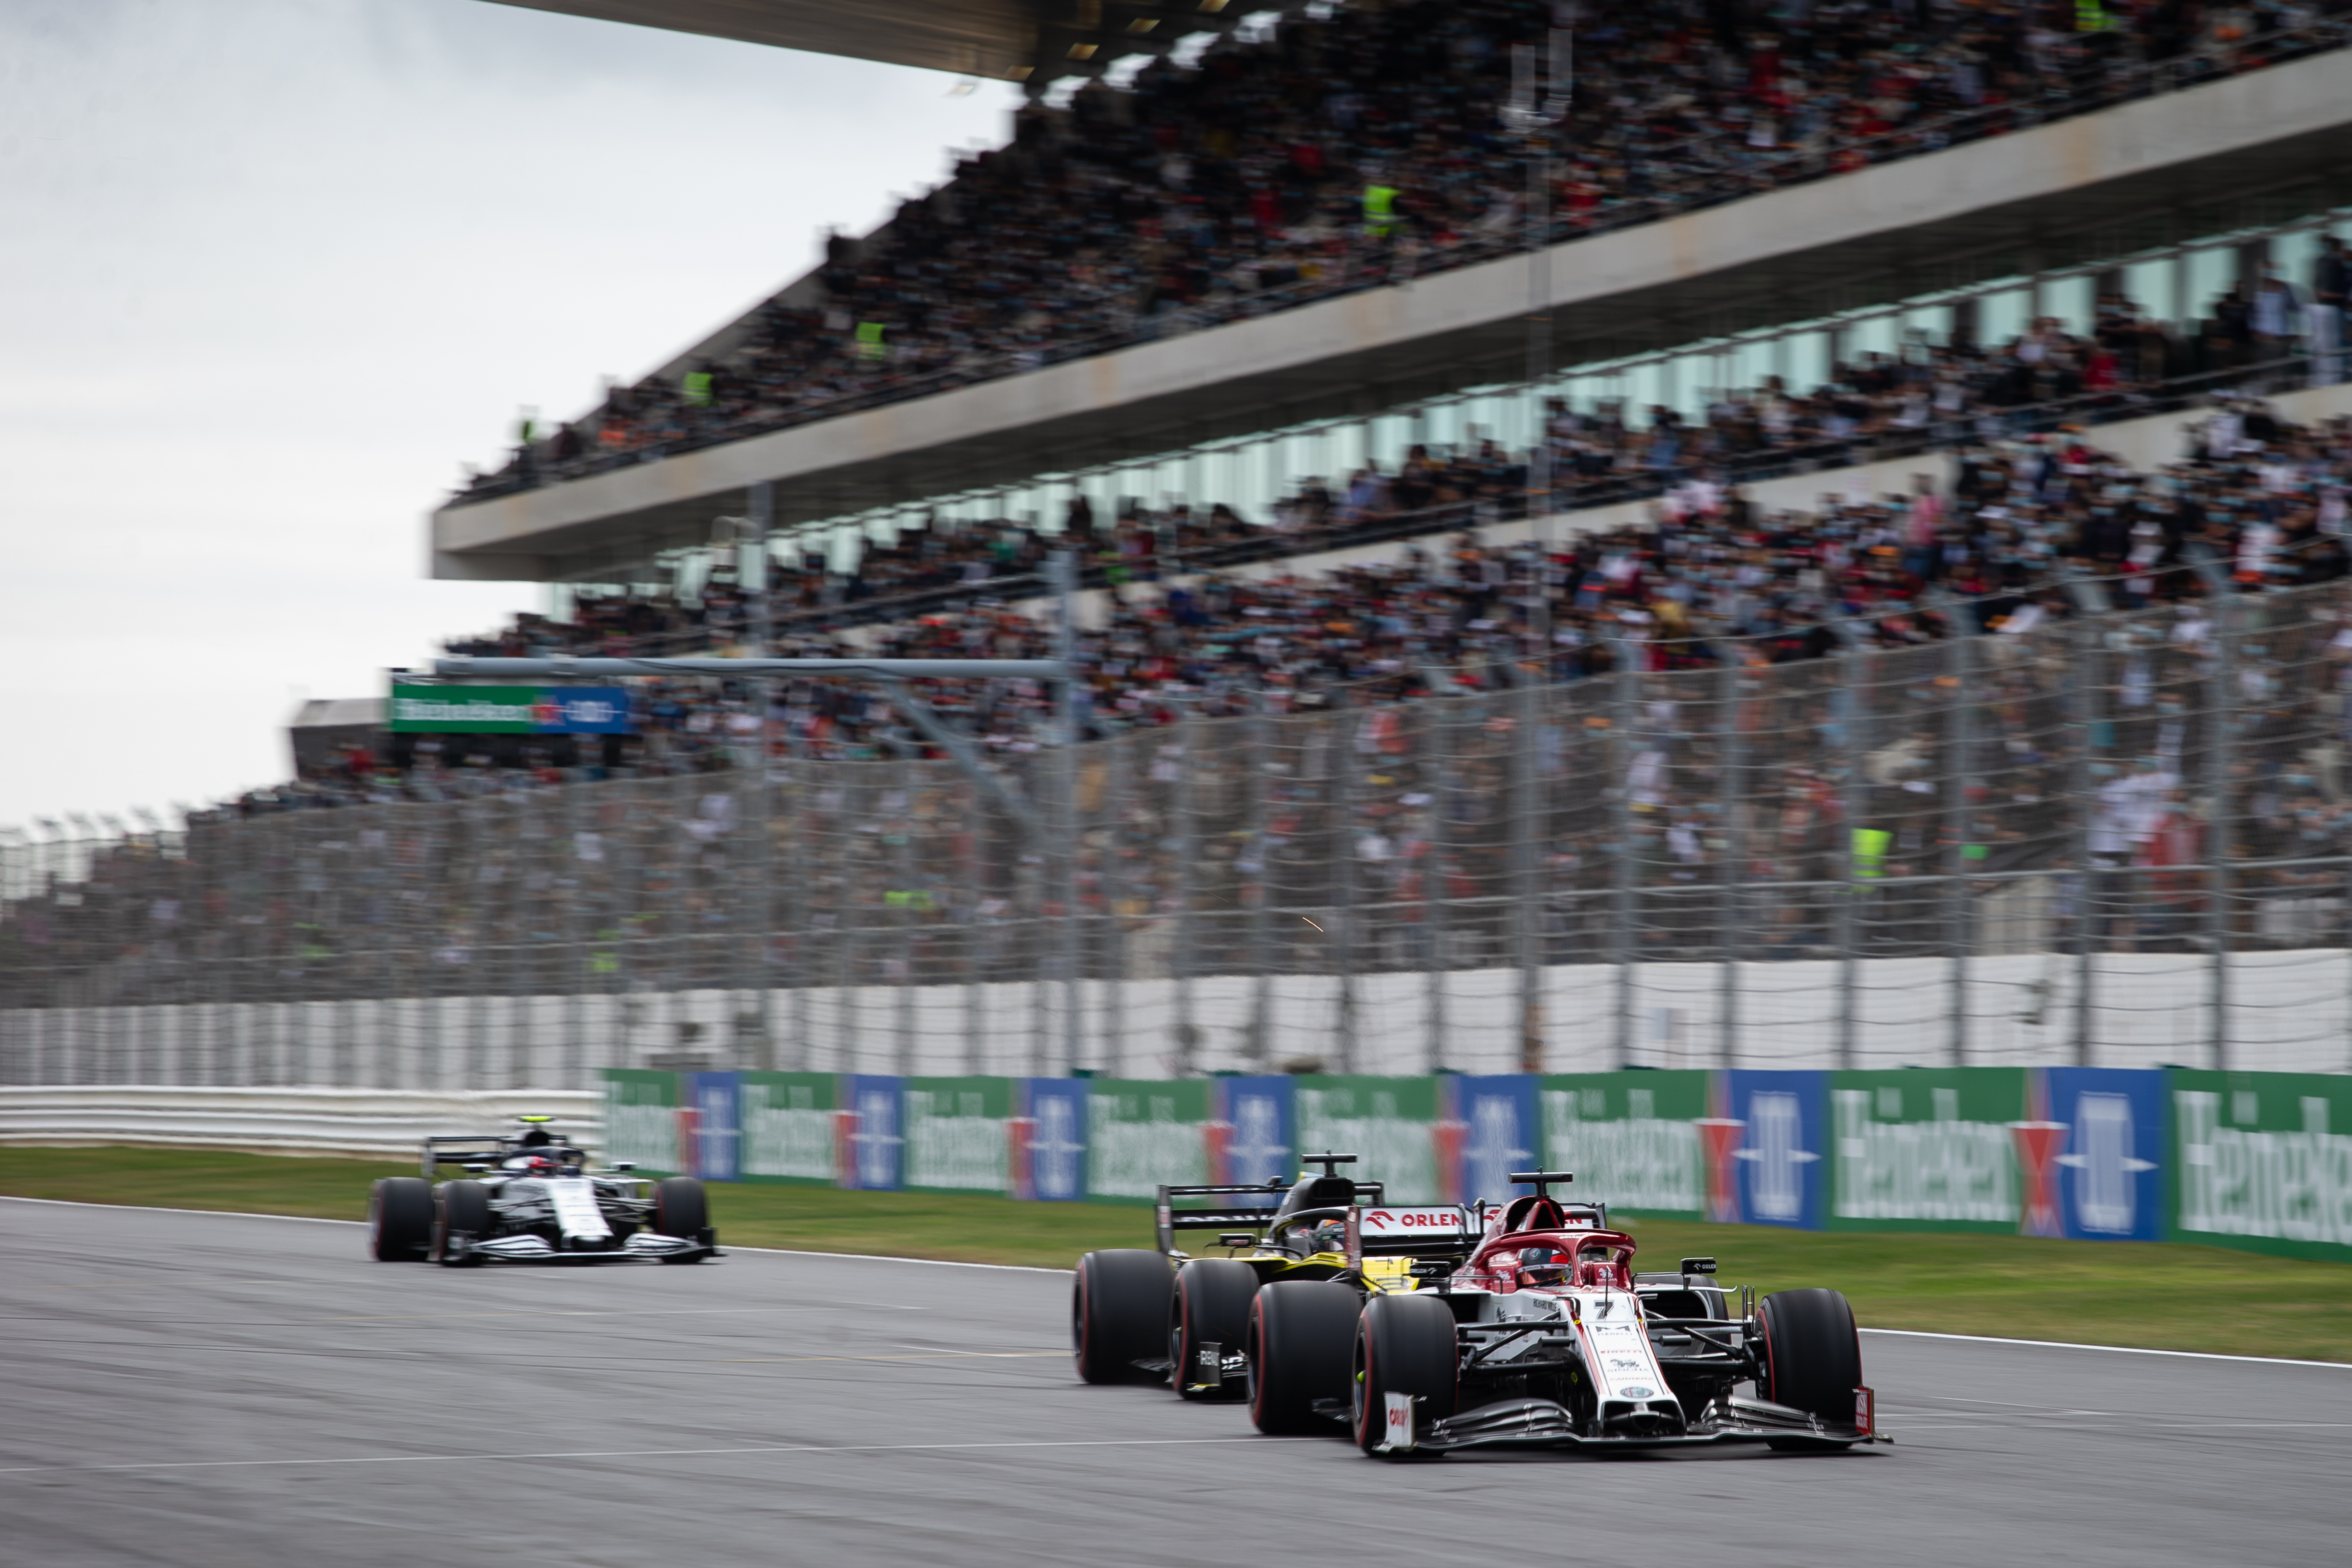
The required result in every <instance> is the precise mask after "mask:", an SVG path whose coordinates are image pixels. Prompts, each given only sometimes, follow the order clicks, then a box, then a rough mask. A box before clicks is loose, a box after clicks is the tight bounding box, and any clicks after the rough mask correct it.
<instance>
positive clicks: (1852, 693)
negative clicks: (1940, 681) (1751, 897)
mask: <svg viewBox="0 0 2352 1568" xmlns="http://www.w3.org/2000/svg"><path fill="white" fill-rule="evenodd" d="M1831 624H1832V627H1833V629H1834V630H1835V631H1836V632H1837V635H1838V640H1839V641H1840V642H1842V643H1843V644H1844V645H1845V647H1844V651H1843V652H1842V653H1841V654H1840V655H1839V656H1838V658H1839V670H1838V674H1839V680H1838V710H1839V713H1838V771H1839V773H1840V775H1841V777H1840V779H1839V783H1838V793H1839V795H1840V797H1841V802H1842V804H1843V807H1844V809H1843V811H1842V812H1840V814H1839V816H1838V830H1839V831H1838V856H1837V863H1838V888H1837V911H1836V918H1835V921H1834V925H1835V930H1836V932H1837V954H1838V1009H1837V1065H1838V1066H1839V1067H1841V1068H1846V1069H1848V1070H1851V1069H1852V1068H1853V1067H1854V1066H1855V1065H1856V1055H1857V1053H1856V1049H1855V1046H1856V1039H1857V1035H1858V1028H1857V1026H1858V1024H1859V1022H1860V1020H1859V1019H1858V1018H1857V1017H1856V1016H1855V1013H1856V1005H1855V1004H1856V1002H1857V1000H1858V998H1859V995H1860V993H1859V990H1858V989H1857V985H1858V982H1859V981H1860V979H1861V973H1860V970H1859V968H1858V967H1857V961H1856V956H1855V949H1856V948H1857V946H1858V945H1859V941H1860V938H1859V934H1858V931H1857V927H1858V925H1859V916H1860V914H1861V911H1860V910H1859V909H1858V908H1856V906H1857V905H1858V904H1859V903H1860V902H1861V899H1862V877H1861V871H1862V867H1861V864H1860V860H1859V858H1858V857H1857V856H1856V855H1855V853H1854V850H1855V847H1856V845H1857V843H1858V841H1859V837H1860V835H1861V832H1862V823H1863V818H1864V815H1865V811H1864V808H1865V806H1866V805H1867V803H1868V801H1869V798H1870V795H1869V786H1868V784H1867V783H1866V782H1865V781H1864V778H1863V772H1862V770H1863V758H1864V755H1865V754H1866V749H1865V746H1864V741H1863V734H1862V724H1863V709H1864V702H1865V701H1866V700H1867V699H1866V697H1865V695H1864V691H1863V678H1864V669H1863V665H1864V660H1865V658H1866V655H1865V652H1864V647H1863V643H1862V637H1861V635H1860V634H1859V633H1857V632H1856V631H1855V630H1854V629H1853V627H1852V626H1848V625H1847V624H1846V623H1845V622H1843V621H1835V622H1832V623H1831Z"/></svg>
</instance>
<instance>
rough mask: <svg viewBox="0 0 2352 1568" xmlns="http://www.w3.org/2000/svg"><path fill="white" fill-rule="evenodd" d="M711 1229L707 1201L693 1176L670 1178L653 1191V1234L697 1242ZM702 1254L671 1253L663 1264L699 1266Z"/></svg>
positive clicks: (702, 1257)
mask: <svg viewBox="0 0 2352 1568" xmlns="http://www.w3.org/2000/svg"><path fill="white" fill-rule="evenodd" d="M709 1228H710V1200H709V1196H708V1195H707V1194H705V1193H704V1192H703V1190H702V1184H701V1183H700V1182H698V1181H696V1180H695V1179H694V1178H693V1177H692V1176H669V1177H666V1178H664V1179H663V1180H662V1181H661V1182H660V1183H659V1184H656V1186H655V1188H654V1234H656V1236H675V1237H681V1238H682V1239H684V1240H687V1241H700V1240H701V1239H702V1233H703V1232H704V1231H706V1230H708V1229H709ZM707 1257H709V1253H705V1252H680V1253H673V1254H671V1255H670V1256H668V1257H667V1258H663V1259H662V1261H663V1262H664V1263H699V1262H701V1261H702V1260H703V1259H704V1258H707Z"/></svg>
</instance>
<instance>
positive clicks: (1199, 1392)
mask: <svg viewBox="0 0 2352 1568" xmlns="http://www.w3.org/2000/svg"><path fill="white" fill-rule="evenodd" d="M1256 1294H1257V1270H1256V1269H1255V1268H1251V1267H1250V1266H1249V1265H1248V1264H1246V1263H1244V1262H1243V1261H1241V1259H1239V1258H1194V1259H1193V1260H1192V1262H1190V1263H1187V1264H1186V1265H1184V1267H1183V1268H1180V1269H1178V1270H1177V1271H1176V1291H1175V1294H1174V1295H1173V1296H1172V1297H1171V1298H1170V1300H1169V1304H1168V1363H1169V1377H1170V1379H1171V1381H1172V1382H1174V1384H1176V1392H1177V1393H1178V1394H1181V1395H1183V1396H1184V1397H1185V1398H1187V1399H1223V1398H1224V1397H1226V1395H1227V1393H1228V1389H1227V1385H1226V1384H1225V1382H1224V1374H1223V1368H1222V1364H1220V1365H1219V1366H1216V1367H1202V1366H1200V1365H1198V1364H1196V1363H1198V1361H1199V1359H1200V1353H1201V1347H1202V1345H1215V1346H1217V1347H1218V1349H1217V1354H1218V1356H1219V1358H1220V1361H1221V1363H1222V1358H1223V1357H1224V1356H1228V1355H1238V1354H1240V1353H1241V1350H1242V1342H1243V1341H1244V1340H1245V1339H1247V1338H1248V1337H1249V1311H1250V1301H1251V1299H1252V1298H1254V1297H1255V1296H1256ZM1196 1384H1199V1385H1204V1386H1195V1385H1196Z"/></svg>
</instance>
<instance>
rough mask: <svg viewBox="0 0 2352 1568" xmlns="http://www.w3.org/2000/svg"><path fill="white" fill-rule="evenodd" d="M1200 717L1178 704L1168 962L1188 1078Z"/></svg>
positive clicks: (1181, 1065) (1192, 1048)
mask: <svg viewBox="0 0 2352 1568" xmlns="http://www.w3.org/2000/svg"><path fill="white" fill-rule="evenodd" d="M1200 744H1201V717H1200V715H1199V713H1197V712H1196V711H1194V710H1193V705H1192V703H1191V702H1190V701H1185V702H1181V703H1179V704H1178V705H1177V709H1176V799H1175V803H1174V805H1175V809H1176V952H1175V961H1174V963H1171V965H1170V966H1169V967H1170V971H1171V977H1172V978H1173V979H1174V981H1175V982H1176V1069H1177V1070H1176V1076H1177V1077H1179V1078H1190V1077H1191V1076H1192V1071H1193V1068H1194V1067H1195V1065H1196V1059H1197V1058H1198V1055H1199V1051H1200V1039H1201V1037H1200V1031H1199V1029H1198V1027H1197V1026H1195V1025H1194V1024H1193V1022H1192V971H1193V967H1194V963H1193V959H1194V948H1193V944H1194V942H1197V941H1198V940H1199V936H1200V929H1199V926H1198V923H1197V921H1195V918H1194V914H1193V905H1194V904H1195V903H1197V902H1198V901H1199V895H1200V882H1199V879H1198V878H1196V877H1195V876H1194V874H1193V863H1194V862H1195V861H1196V860H1198V859H1199V858H1200V854H1201V824H1200V814H1199V808H1198V805H1197V800H1198V797H1197V795H1196V793H1195V786H1194V779H1195V776H1196V775H1197V774H1198V773H1199V771H1200V758H1199V749H1200Z"/></svg>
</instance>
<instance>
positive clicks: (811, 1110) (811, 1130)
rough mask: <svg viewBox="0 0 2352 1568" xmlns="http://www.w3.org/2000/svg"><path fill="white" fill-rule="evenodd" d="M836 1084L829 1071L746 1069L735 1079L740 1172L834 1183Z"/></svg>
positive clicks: (766, 1178)
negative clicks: (753, 1070) (739, 1128)
mask: <svg viewBox="0 0 2352 1568" xmlns="http://www.w3.org/2000/svg"><path fill="white" fill-rule="evenodd" d="M836 1092H837V1084H836V1080H835V1078H834V1076H833V1074H831V1073H829V1072H747V1073H743V1074H740V1076H739V1077H738V1079H737V1080H736V1093H737V1095H738V1097H739V1098H738V1100H737V1111H736V1114H737V1116H738V1117H739V1118H740V1126H741V1129H742V1138H741V1142H740V1153H739V1155H738V1166H739V1174H740V1177H741V1179H742V1180H744V1181H747V1182H773V1183H779V1184H798V1185H802V1186H809V1185H815V1184H824V1185H826V1186H830V1185H832V1184H834V1183H835V1181H836V1180H838V1179H839V1176H840V1171H841V1166H840V1160H839V1156H838V1154H837V1153H836V1152H835V1148H834V1115H835V1110H837V1109H838V1102H837V1100H836Z"/></svg>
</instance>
